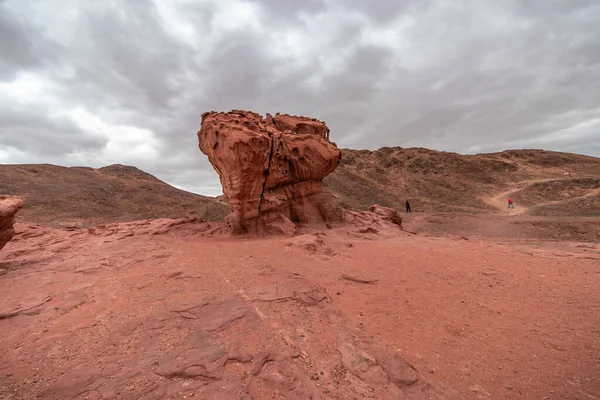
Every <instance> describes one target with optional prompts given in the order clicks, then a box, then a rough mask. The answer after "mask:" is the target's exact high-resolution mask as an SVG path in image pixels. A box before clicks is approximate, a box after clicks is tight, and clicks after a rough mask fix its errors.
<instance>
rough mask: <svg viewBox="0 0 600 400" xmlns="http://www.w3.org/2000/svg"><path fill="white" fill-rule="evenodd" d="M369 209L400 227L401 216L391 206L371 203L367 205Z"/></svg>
mask: <svg viewBox="0 0 600 400" xmlns="http://www.w3.org/2000/svg"><path fill="white" fill-rule="evenodd" d="M369 211H370V212H372V213H375V214H377V215H379V216H380V217H381V218H383V219H385V220H387V221H390V222H391V223H393V224H396V225H398V226H399V227H402V217H401V216H400V214H398V211H396V210H395V209H393V208H390V207H384V206H380V205H377V204H373V205H372V206H371V207H369Z"/></svg>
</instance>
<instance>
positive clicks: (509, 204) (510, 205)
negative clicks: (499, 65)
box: [508, 197, 515, 208]
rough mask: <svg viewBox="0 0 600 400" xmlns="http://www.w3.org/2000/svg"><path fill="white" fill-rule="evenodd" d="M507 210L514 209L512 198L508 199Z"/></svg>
mask: <svg viewBox="0 0 600 400" xmlns="http://www.w3.org/2000/svg"><path fill="white" fill-rule="evenodd" d="M508 208H515V203H514V202H513V199H512V197H509V198H508Z"/></svg>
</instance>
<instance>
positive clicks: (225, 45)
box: [0, 0, 600, 194]
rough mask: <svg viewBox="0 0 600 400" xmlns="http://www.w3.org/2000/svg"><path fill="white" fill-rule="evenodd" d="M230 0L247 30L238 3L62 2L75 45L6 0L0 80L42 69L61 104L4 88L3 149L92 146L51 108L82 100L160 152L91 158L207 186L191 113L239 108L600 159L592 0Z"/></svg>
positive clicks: (337, 130)
mask: <svg viewBox="0 0 600 400" xmlns="http://www.w3.org/2000/svg"><path fill="white" fill-rule="evenodd" d="M239 1H243V2H245V3H247V4H248V3H253V4H255V7H254V8H253V10H254V11H256V13H255V14H254V15H252V16H251V17H249V19H250V20H251V21H252V22H253V23H254V24H255V25H251V26H250V25H248V24H247V22H245V21H243V20H241V21H238V23H239V26H236V25H235V24H236V21H235V20H234V15H233V14H235V13H233V11H234V10H233V9H227V8H226V7H233V6H232V5H231V4H230V3H227V4H229V5H225V4H226V3H225V2H220V1H209V0H204V1H195V2H181V3H179V2H169V3H168V4H169V5H170V7H172V9H173V10H176V11H177V12H178V14H177V15H178V17H177V18H181V21H180V22H181V26H178V24H177V23H176V24H175V26H168V24H167V23H166V22H165V21H166V20H165V19H164V15H162V14H161V11H160V8H159V7H156V6H155V3H154V2H153V1H150V0H139V1H135V2H116V3H110V2H109V3H106V2H73V7H76V9H77V12H78V15H79V19H78V21H77V23H76V24H74V25H73V26H71V27H69V28H70V29H71V36H70V39H69V43H55V42H53V40H50V39H49V38H48V37H46V36H45V33H44V29H43V28H42V27H40V26H39V24H40V21H32V20H28V18H27V15H28V14H27V12H25V11H27V10H29V9H28V8H27V7H25V8H24V9H23V10H25V11H23V12H20V13H17V12H15V10H17V9H18V7H19V6H20V4H33V3H32V0H22V3H18V2H13V3H11V4H12V6H11V10H9V11H10V12H6V13H1V14H0V39H2V40H0V43H1V44H0V46H7V45H6V43H12V44H13V45H12V46H11V47H10V48H7V47H2V48H1V50H2V53H3V55H4V54H8V56H7V57H2V61H0V80H5V81H10V80H12V79H14V77H15V76H16V74H17V73H19V72H22V71H25V70H34V71H37V72H38V73H40V74H41V75H42V76H43V77H44V78H45V79H47V80H49V81H51V82H52V83H53V84H54V86H53V87H54V89H53V91H52V93H51V95H52V96H54V97H55V102H56V105H55V108H54V109H48V110H47V112H45V111H44V105H37V106H35V107H34V106H31V107H29V106H28V107H29V108H27V107H24V106H19V105H18V104H17V103H14V104H11V102H12V101H11V100H7V98H0V106H1V107H2V108H3V109H7V110H8V109H10V110H13V111H14V110H17V111H16V112H14V113H12V114H10V113H9V114H7V113H6V112H5V113H2V114H0V117H1V119H0V148H8V147H9V146H10V148H18V149H21V150H22V151H25V152H27V153H28V154H29V155H30V156H29V158H28V161H29V160H31V159H39V161H40V162H44V161H48V160H57V159H60V158H61V157H62V155H64V154H65V153H66V152H67V153H68V152H69V151H72V149H73V148H78V149H88V150H89V154H91V155H93V156H94V157H99V156H98V154H105V153H102V151H103V149H105V146H106V140H107V139H106V138H105V137H103V136H98V135H94V134H92V135H90V134H89V133H87V132H84V131H82V130H81V128H79V127H78V126H77V125H76V124H74V123H73V122H71V121H68V120H66V119H62V120H57V119H56V118H55V117H53V115H55V114H56V113H57V112H58V111H61V110H62V111H64V110H71V109H74V108H82V109H84V110H87V111H88V112H90V113H92V114H94V115H96V116H97V117H99V118H101V119H102V120H104V121H106V122H107V123H109V124H113V125H126V126H132V127H138V128H141V129H146V130H148V131H150V132H152V137H153V140H154V142H153V143H154V144H155V145H156V146H157V149H156V150H158V151H159V153H160V157H157V158H156V157H153V158H142V159H138V158H133V156H132V157H130V158H123V159H114V158H113V157H111V156H110V155H102V156H101V157H105V158H100V159H97V158H94V159H93V160H92V159H90V161H89V162H90V163H92V162H94V163H102V162H103V160H105V161H106V162H121V163H124V164H127V163H134V162H135V163H136V164H137V166H138V167H140V168H143V169H146V170H148V171H149V172H151V173H153V174H155V175H157V176H158V177H159V178H161V179H164V180H166V181H168V182H171V183H173V184H175V185H177V186H179V187H184V188H188V189H190V190H194V191H197V192H201V193H209V194H216V193H217V192H218V188H219V183H218V179H217V177H216V174H215V172H214V171H213V169H212V167H211V166H210V165H209V164H208V162H207V161H206V158H205V157H204V156H203V155H202V154H201V153H200V151H199V150H198V147H197V142H196V140H197V139H196V136H195V132H196V131H197V130H198V128H199V124H200V114H201V113H202V112H204V111H207V110H225V111H226V110H229V109H232V108H245V109H252V110H254V111H257V112H260V113H263V114H264V113H266V112H271V113H274V112H278V111H279V112H287V113H293V114H304V115H310V116H314V117H317V118H321V119H324V120H326V121H327V123H328V124H329V126H330V128H331V130H332V137H333V139H334V140H335V141H336V142H337V143H338V144H339V145H341V146H348V147H358V148H371V149H373V148H377V147H380V146H384V145H385V146H393V145H399V146H426V147H432V148H437V149H440V150H451V151H459V152H467V151H470V152H473V151H496V150H502V149H504V148H506V147H519V146H520V147H544V146H547V147H548V148H551V149H555V150H561V149H564V150H569V151H574V152H583V153H587V154H591V155H597V156H600V148H599V147H598V145H595V144H592V143H600V134H599V132H598V130H596V129H597V125H595V123H593V121H594V120H595V119H598V118H600V24H598V23H597V22H598V20H600V4H599V3H598V2H597V1H594V0H573V1H570V0H544V1H542V0H532V1H527V2H523V1H518V0H507V1H503V2H496V1H492V0H482V1H465V2H455V3H448V2H446V1H443V0H428V1H414V0H406V1H401V2H398V1H395V0H381V1H375V2H366V1H359V0H347V1H346V0H343V1H342V0H311V1H276V0H254V1H250V0H239ZM4 4H5V3H3V2H1V1H0V10H1V11H4V9H2V8H3V7H4ZM56 12H59V11H56ZM225 20H228V21H229V23H230V24H229V25H228V26H227V27H224V26H221V25H220V24H221V23H222V22H223V21H225ZM49 21H53V20H52V19H51V18H50V19H49ZM56 21H59V20H58V19H57V20H56ZM167 22H168V21H167ZM176 22H177V21H176ZM45 23H52V22H47V21H46V22H45ZM55 23H58V22H55ZM256 25H257V26H258V28H255V26H256ZM190 27H191V28H190ZM180 28H181V29H180ZM183 28H185V29H183ZM182 29H183V30H182ZM190 29H193V30H192V31H191V32H190ZM182 32H183V33H182ZM5 39H8V40H5ZM280 40H284V41H283V42H282V41H280ZM53 46H54V47H53ZM48 49H52V50H51V51H49V50H48ZM28 116H29V117H28ZM589 121H592V122H590V123H589V124H586V122H589ZM14 132H19V136H18V137H17V136H15V135H9V133H14ZM31 154H34V155H36V156H35V157H37V158H35V157H31ZM90 157H92V156H90ZM2 161H3V160H1V159H0V162H2ZM11 161H12V159H11Z"/></svg>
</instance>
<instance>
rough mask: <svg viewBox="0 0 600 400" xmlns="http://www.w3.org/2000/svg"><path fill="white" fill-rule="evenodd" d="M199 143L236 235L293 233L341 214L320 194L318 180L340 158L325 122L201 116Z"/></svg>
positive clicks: (246, 114) (253, 115)
mask: <svg viewBox="0 0 600 400" xmlns="http://www.w3.org/2000/svg"><path fill="white" fill-rule="evenodd" d="M198 142H199V147H200V150H201V151H202V152H203V153H204V154H206V155H207V156H208V159H209V161H210V163H211V164H212V165H213V167H214V168H215V170H216V171H217V173H218V174H219V178H220V180H221V185H222V187H223V193H224V194H225V196H226V197H227V200H228V202H229V207H230V214H229V215H228V217H227V223H228V225H229V226H230V228H231V229H232V231H233V232H234V233H255V234H266V233H284V234H293V232H294V231H295V227H296V226H297V225H301V224H315V223H317V224H323V225H324V224H326V223H329V222H338V221H339V220H341V211H340V210H336V207H332V205H331V204H332V200H331V199H330V198H328V197H327V196H326V195H325V194H323V185H322V180H323V178H324V177H325V176H327V175H328V174H330V173H331V172H333V170H335V168H336V167H337V166H338V164H339V162H340V159H341V156H342V153H341V151H340V150H339V149H338V148H337V146H336V145H335V143H332V142H331V141H330V140H329V128H328V127H327V125H325V123H324V122H321V121H319V120H317V119H314V118H307V117H297V116H292V115H287V114H277V115H275V116H274V117H273V116H271V115H270V114H267V116H266V117H264V118H263V117H262V116H260V115H259V114H256V113H253V112H250V111H239V110H234V111H231V112H228V113H222V112H208V113H204V114H202V125H201V128H200V131H199V132H198ZM332 210H333V211H332ZM289 222H291V223H289Z"/></svg>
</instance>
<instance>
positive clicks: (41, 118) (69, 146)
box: [0, 105, 107, 160]
mask: <svg viewBox="0 0 600 400" xmlns="http://www.w3.org/2000/svg"><path fill="white" fill-rule="evenodd" d="M0 121H1V124H0V149H6V148H14V149H16V150H18V151H22V152H26V153H29V154H30V155H35V156H37V157H39V158H45V157H48V156H50V157H52V158H53V159H54V160H60V159H61V158H62V157H63V156H64V155H67V154H69V153H71V152H74V151H78V150H81V149H86V150H89V149H94V150H98V149H102V148H103V147H104V146H105V145H106V143H107V138H106V137H105V136H103V135H101V134H93V133H89V132H86V131H83V130H82V129H81V128H80V127H79V126H77V125H76V124H74V123H73V122H72V121H71V120H69V119H66V118H65V117H58V116H57V117H51V116H49V115H48V114H46V113H45V110H43V109H41V108H38V107H32V106H19V105H8V106H4V107H0Z"/></svg>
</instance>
